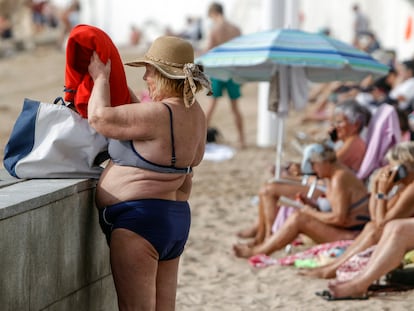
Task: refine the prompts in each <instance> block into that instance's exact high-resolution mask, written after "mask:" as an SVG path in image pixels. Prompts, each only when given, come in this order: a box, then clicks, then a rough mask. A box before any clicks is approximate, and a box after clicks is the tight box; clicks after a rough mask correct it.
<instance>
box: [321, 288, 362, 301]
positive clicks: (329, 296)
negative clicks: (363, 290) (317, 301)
mask: <svg viewBox="0 0 414 311" xmlns="http://www.w3.org/2000/svg"><path fill="white" fill-rule="evenodd" d="M315 295H316V296H319V297H321V298H323V299H325V300H327V301H337V300H367V299H369V296H368V295H367V294H364V295H362V296H347V297H334V296H332V294H331V292H330V291H329V290H323V291H320V292H316V293H315Z"/></svg>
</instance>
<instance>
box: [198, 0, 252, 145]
mask: <svg viewBox="0 0 414 311" xmlns="http://www.w3.org/2000/svg"><path fill="white" fill-rule="evenodd" d="M208 17H209V18H210V19H211V20H212V22H213V27H212V29H211V31H210V33H209V35H208V39H207V46H206V50H205V51H206V52H207V51H208V50H211V49H212V48H214V47H216V46H217V45H220V44H222V43H224V42H227V41H229V40H231V39H233V38H235V37H238V36H240V35H241V31H240V29H239V28H238V27H237V26H236V25H234V24H232V23H230V22H229V21H228V20H227V19H226V18H225V16H224V9H223V6H222V5H221V4H220V3H217V2H214V3H212V4H210V6H209V9H208ZM211 86H212V90H213V96H212V99H211V101H210V104H209V106H208V108H207V110H206V118H207V125H210V123H211V119H212V115H213V112H214V110H215V108H216V105H217V102H218V99H219V98H220V97H222V96H223V90H226V91H227V95H228V96H229V98H230V102H231V110H232V113H233V116H234V119H235V122H236V127H237V131H238V135H239V146H240V148H244V147H245V145H246V141H245V136H244V129H243V117H242V114H241V112H240V109H239V107H238V99H239V98H240V96H241V92H240V85H239V84H237V83H235V82H234V81H233V80H231V79H230V80H228V81H221V80H217V79H214V78H211Z"/></svg>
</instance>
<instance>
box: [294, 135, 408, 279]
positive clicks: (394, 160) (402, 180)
mask: <svg viewBox="0 0 414 311" xmlns="http://www.w3.org/2000/svg"><path fill="white" fill-rule="evenodd" d="M386 159H387V160H388V162H389V164H387V165H386V166H384V167H382V168H381V169H379V170H378V172H377V173H375V175H374V176H373V177H372V179H373V180H372V182H371V184H372V191H371V193H372V195H371V198H370V202H369V212H370V218H371V220H370V221H369V222H368V223H367V224H366V225H365V227H364V230H363V231H362V232H361V234H359V235H358V236H357V237H356V239H355V241H354V242H353V243H352V244H351V245H350V246H349V247H348V248H347V249H346V251H345V252H344V253H343V254H342V255H341V256H339V257H337V258H336V259H334V260H333V261H331V262H330V263H328V264H327V265H324V266H322V267H318V268H314V269H311V270H303V271H301V274H304V275H309V276H314V277H319V278H333V277H335V275H336V270H337V269H338V268H339V267H340V266H341V265H342V264H343V263H345V262H346V261H347V260H348V259H349V258H351V257H352V256H353V255H355V254H357V253H359V252H361V251H363V250H365V249H367V248H368V247H370V246H372V245H375V244H376V243H377V242H378V241H379V239H380V237H381V234H382V232H383V228H384V226H385V225H386V224H387V223H388V222H389V221H391V220H393V219H398V218H408V217H413V216H414V204H413V202H414V142H401V143H399V144H397V145H395V146H394V147H393V148H392V149H390V150H389V151H388V152H387V155H386ZM397 167H400V169H399V170H397V169H396V168H397ZM401 167H404V168H405V172H404V170H401Z"/></svg>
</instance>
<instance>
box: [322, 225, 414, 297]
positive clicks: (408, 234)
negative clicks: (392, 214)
mask: <svg viewBox="0 0 414 311" xmlns="http://www.w3.org/2000/svg"><path fill="white" fill-rule="evenodd" d="M413 232H414V218H408V219H395V220H392V221H390V222H388V223H387V224H386V225H385V227H384V231H383V233H382V235H381V238H380V240H379V241H378V244H377V245H376V247H375V250H374V251H373V253H372V255H371V256H370V259H369V261H368V263H367V265H366V266H365V268H364V269H363V270H362V271H361V273H360V274H358V275H357V276H356V277H354V278H353V279H351V280H349V281H346V282H337V281H330V282H329V284H328V288H329V293H328V295H329V298H330V300H340V299H350V298H354V299H358V298H363V297H368V296H367V292H368V288H369V286H370V285H371V284H373V283H374V282H375V281H377V280H378V279H380V278H381V277H382V276H383V275H386V274H387V273H388V272H390V271H392V270H393V269H395V268H397V267H398V266H399V265H400V264H401V260H402V259H403V257H404V255H405V254H406V253H407V252H408V251H410V250H412V249H414V235H413V234H412V233H413ZM401 237H404V238H403V239H402V238H401Z"/></svg>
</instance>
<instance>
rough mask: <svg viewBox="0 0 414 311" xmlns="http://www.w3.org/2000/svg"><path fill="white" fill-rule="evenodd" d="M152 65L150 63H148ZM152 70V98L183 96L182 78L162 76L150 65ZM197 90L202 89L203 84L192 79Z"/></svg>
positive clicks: (183, 81)
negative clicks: (153, 85)
mask: <svg viewBox="0 0 414 311" xmlns="http://www.w3.org/2000/svg"><path fill="white" fill-rule="evenodd" d="M150 66H152V65H150ZM152 67H153V68H154V69H155V70H154V81H155V90H153V93H152V94H151V97H152V99H153V100H154V99H159V98H163V97H165V96H172V97H183V92H184V83H185V80H184V79H170V78H167V77H166V76H164V75H163V74H162V73H161V72H159V71H158V69H157V68H156V67H154V66H152ZM194 83H195V85H196V87H197V92H199V91H200V90H202V88H203V86H202V84H201V83H200V82H198V81H194Z"/></svg>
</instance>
